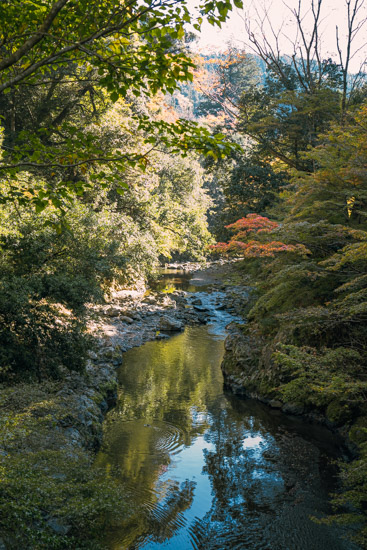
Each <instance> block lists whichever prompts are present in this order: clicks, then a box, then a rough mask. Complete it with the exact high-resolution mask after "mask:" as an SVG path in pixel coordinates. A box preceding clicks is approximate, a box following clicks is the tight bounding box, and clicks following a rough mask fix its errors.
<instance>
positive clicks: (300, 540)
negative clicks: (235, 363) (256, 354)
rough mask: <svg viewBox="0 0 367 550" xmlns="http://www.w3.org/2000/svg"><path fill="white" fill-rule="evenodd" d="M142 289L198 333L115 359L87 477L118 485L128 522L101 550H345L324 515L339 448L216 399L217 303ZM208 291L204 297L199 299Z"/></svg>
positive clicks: (195, 286)
mask: <svg viewBox="0 0 367 550" xmlns="http://www.w3.org/2000/svg"><path fill="white" fill-rule="evenodd" d="M154 288H155V289H156V290H160V291H166V292H171V291H172V290H175V289H183V290H186V291H188V292H190V293H192V294H190V295H189V296H190V298H189V300H191V301H192V300H194V299H195V300H197V299H200V300H201V301H202V305H203V307H205V308H206V309H207V310H208V315H209V322H208V324H207V325H201V326H193V327H186V328H185V330H184V331H183V332H182V333H178V334H175V335H174V336H172V337H170V338H169V339H164V340H159V341H152V342H148V343H145V344H144V345H143V346H141V347H139V348H134V349H131V350H129V351H127V352H126V353H125V354H124V363H123V365H122V367H120V369H119V372H118V377H119V395H118V402H117V405H116V407H115V408H114V409H113V410H111V411H110V412H109V414H108V415H107V419H106V422H105V432H104V440H103V445H102V447H101V449H100V451H99V453H98V455H97V459H96V466H97V467H100V468H103V469H105V471H106V474H107V475H109V476H112V477H113V478H114V479H115V480H116V481H117V482H118V483H120V484H121V485H122V486H123V488H124V491H125V493H126V495H127V498H128V502H129V504H130V510H131V514H130V515H129V516H128V517H127V518H126V520H125V521H124V522H123V523H122V524H121V525H118V526H116V528H115V529H114V530H113V531H111V532H110V533H109V536H108V540H106V541H105V545H106V547H107V548H110V549H111V550H117V549H119V550H120V549H121V550H122V549H131V550H137V549H140V548H142V549H150V550H153V549H172V550H173V549H175V550H186V549H192V548H194V549H197V550H199V549H205V550H206V549H217V550H227V549H251V550H325V549H328V550H357V546H355V545H354V544H352V543H351V542H348V541H347V540H346V539H345V538H344V532H343V531H342V530H341V528H339V527H335V526H332V527H329V526H326V525H323V524H322V525H320V524H318V523H316V522H315V521H312V519H311V516H315V517H319V518H320V517H323V516H325V514H327V513H328V512H330V504H329V499H328V495H329V494H330V493H331V492H333V491H335V490H336V478H335V475H336V471H335V465H334V463H333V462H334V461H335V459H338V458H340V457H341V448H342V446H341V442H340V441H339V440H338V439H337V438H336V436H334V435H333V434H332V433H331V432H330V431H328V430H327V429H326V428H323V427H321V426H314V425H310V424H307V423H306V422H303V421H301V420H300V419H297V418H296V417H291V416H286V415H284V414H282V413H281V412H279V411H277V410H273V409H269V408H268V407H266V406H265V405H262V404H261V403H258V402H255V401H252V400H243V399H240V398H238V397H236V396H234V395H233V394H231V393H227V392H225V391H224V390H223V377H222V373H221V370H220V364H221V360H222V357H223V353H224V338H225V335H226V332H225V326H226V325H227V324H228V323H229V322H230V321H232V320H234V319H235V318H234V317H233V316H232V315H231V314H230V313H229V312H227V311H225V310H222V309H219V310H218V309H217V307H218V304H220V302H221V300H223V299H224V293H223V292H220V291H217V290H214V291H210V289H209V288H208V281H205V279H200V275H199V276H195V277H194V278H192V276H191V275H189V274H184V273H180V272H172V273H171V272H169V271H166V272H165V273H163V274H162V277H161V279H160V280H158V281H157V282H156V283H155V285H154ZM207 290H209V292H206V291H207Z"/></svg>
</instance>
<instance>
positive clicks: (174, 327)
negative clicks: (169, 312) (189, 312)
mask: <svg viewBox="0 0 367 550" xmlns="http://www.w3.org/2000/svg"><path fill="white" fill-rule="evenodd" d="M159 328H160V330H164V331H168V332H175V331H180V330H182V323H181V321H178V320H177V319H172V318H171V317H167V316H166V315H163V316H162V317H161V318H160V321H159Z"/></svg>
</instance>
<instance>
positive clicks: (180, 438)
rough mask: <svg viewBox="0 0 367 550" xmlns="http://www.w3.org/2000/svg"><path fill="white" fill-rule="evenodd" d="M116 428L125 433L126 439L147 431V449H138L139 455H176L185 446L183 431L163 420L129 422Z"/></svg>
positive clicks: (119, 424)
mask: <svg viewBox="0 0 367 550" xmlns="http://www.w3.org/2000/svg"><path fill="white" fill-rule="evenodd" d="M116 428H117V429H118V430H119V431H120V433H121V432H124V433H125V435H126V437H129V435H130V434H134V433H136V432H139V431H143V430H144V431H146V435H147V438H148V440H149V447H148V448H147V449H137V450H136V452H137V453H139V454H149V455H161V454H168V453H169V454H170V455H174V454H177V453H179V452H180V451H181V449H182V447H183V446H184V434H183V431H182V430H181V429H180V428H179V427H177V426H174V425H173V424H170V423H169V422H165V421H163V420H149V421H147V420H144V419H142V420H141V419H139V420H128V421H124V422H121V423H118V425H117V426H116Z"/></svg>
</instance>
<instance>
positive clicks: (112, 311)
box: [104, 306, 121, 317]
mask: <svg viewBox="0 0 367 550" xmlns="http://www.w3.org/2000/svg"><path fill="white" fill-rule="evenodd" d="M120 313H121V310H120V308H118V307H114V306H111V307H109V308H108V309H106V311H105V312H104V314H105V315H107V317H118V316H119V315H120Z"/></svg>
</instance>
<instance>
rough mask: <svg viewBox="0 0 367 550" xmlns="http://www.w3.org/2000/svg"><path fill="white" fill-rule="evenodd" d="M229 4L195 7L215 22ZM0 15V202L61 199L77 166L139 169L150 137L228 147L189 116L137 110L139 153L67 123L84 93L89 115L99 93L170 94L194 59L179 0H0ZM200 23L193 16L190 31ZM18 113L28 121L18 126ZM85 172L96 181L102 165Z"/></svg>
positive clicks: (204, 147)
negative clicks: (0, 127) (0, 131)
mask: <svg viewBox="0 0 367 550" xmlns="http://www.w3.org/2000/svg"><path fill="white" fill-rule="evenodd" d="M237 3H238V5H239V1H238V2H237ZM24 4H25V5H24ZM20 7H22V9H19V8H20ZM230 9H232V5H231V3H230V0H227V1H226V2H219V3H216V2H204V3H203V4H202V6H201V12H202V14H203V15H205V16H206V17H207V18H208V20H209V21H210V22H211V23H212V24H218V25H220V23H221V21H224V20H225V18H226V16H227V14H228V12H229V10H230ZM0 17H1V20H2V21H3V22H4V25H3V28H2V35H1V40H2V58H1V60H0V93H2V94H3V96H2V97H1V96H0V101H1V102H2V103H3V106H4V107H5V106H6V108H7V112H8V113H9V114H8V116H7V117H6V121H5V136H4V147H3V155H2V159H1V161H0V172H1V174H2V175H3V177H4V178H8V179H10V180H11V181H12V182H13V185H12V186H11V187H10V188H9V191H8V195H7V196H6V197H5V199H6V200H9V199H10V200H18V201H23V202H26V201H27V200H28V201H29V200H30V201H31V202H34V203H35V204H36V206H37V207H38V208H39V209H40V208H42V204H43V203H44V202H45V201H44V200H43V199H47V200H51V201H53V203H54V205H55V206H57V207H58V203H60V201H61V199H62V198H64V199H65V198H66V197H67V196H68V195H70V194H71V195H73V194H75V192H79V191H80V190H81V189H83V188H84V187H83V185H84V179H83V177H78V176H80V171H82V172H86V171H88V170H89V169H90V168H95V167H98V166H108V165H110V164H111V163H112V164H116V165H117V166H118V167H119V168H120V169H123V168H124V167H126V166H129V165H130V166H132V165H135V166H138V165H139V166H140V167H141V168H144V166H145V164H146V157H147V155H148V154H149V151H150V150H152V149H154V148H155V147H156V146H157V145H159V146H162V144H163V145H164V146H166V147H170V148H171V149H173V150H175V151H179V152H183V153H184V154H186V152H187V151H188V150H189V149H190V148H198V149H199V150H200V151H202V152H208V153H210V154H212V155H214V156H220V155H222V154H223V153H225V152H226V151H227V150H228V147H227V146H226V144H225V141H224V139H223V137H218V138H215V137H212V136H210V134H209V133H208V132H207V131H206V132H205V131H202V130H201V129H200V128H199V127H198V125H197V124H195V123H190V122H189V121H185V120H181V121H180V120H178V121H176V122H175V123H165V122H164V121H156V120H152V119H151V118H150V117H141V118H139V116H138V113H135V114H134V116H135V118H136V119H137V120H139V123H140V125H141V127H143V128H145V129H146V130H147V131H149V134H150V136H149V138H148V137H147V145H146V148H145V150H143V151H141V152H140V153H139V154H133V153H131V152H130V154H126V152H124V151H123V150H122V151H121V150H120V151H116V150H111V149H109V150H106V149H104V150H103V149H100V148H98V147H96V146H94V144H93V136H92V135H91V134H90V133H89V134H87V133H86V132H83V127H80V126H78V124H75V123H72V122H71V121H70V116H71V115H72V114H75V110H76V109H77V108H78V107H79V108H80V106H81V105H83V104H84V105H85V103H86V101H88V102H89V108H90V111H91V113H92V114H93V115H94V117H95V118H96V119H98V116H99V115H100V109H102V111H103V109H104V104H106V101H107V99H109V100H110V101H117V99H118V98H119V97H126V96H127V95H128V94H129V95H130V96H131V95H133V96H134V95H135V96H137V97H139V96H141V95H145V96H151V95H154V94H156V93H157V92H158V91H159V90H161V91H162V92H169V93H172V92H173V91H174V90H175V89H176V88H177V87H178V86H179V83H180V82H185V81H189V80H190V79H191V78H192V73H191V71H192V68H193V66H194V64H193V62H192V60H191V59H190V57H189V55H188V53H187V51H186V50H185V48H184V47H183V45H182V39H183V38H184V34H185V30H184V26H185V24H187V23H189V22H192V21H193V18H192V17H191V15H190V14H189V11H188V8H187V6H186V4H185V2H184V1H182V0H172V1H171V0H162V1H161V0H153V1H150V0H147V2H143V3H140V2H136V1H135V0H134V1H131V2H126V3H121V2H120V0H113V1H112V2H105V1H102V0H94V1H92V2H90V1H86V0H83V1H81V2H78V3H75V2H72V1H71V0H59V1H56V2H55V1H51V0H47V1H46V2H30V1H29V2H26V3H24V2H22V3H20V2H19V1H18V2H10V1H6V2H3V3H2V4H1V7H0ZM201 21H202V18H199V19H198V21H197V22H196V23H195V26H196V28H197V29H198V30H200V25H201ZM19 29H21V31H22V32H21V33H19ZM30 91H31V94H30V95H33V99H34V98H36V97H37V102H36V103H37V105H36V108H35V109H34V105H33V108H32V105H31V102H30V101H29V100H28V101H26V102H25V104H23V99H24V97H27V95H28V94H29V92H30ZM66 93H68V94H73V95H74V97H73V98H72V99H70V97H67V96H66ZM4 94H8V98H5V99H4ZM22 111H23V112H22ZM24 111H25V113H24ZM24 114H25V115H26V117H27V118H28V117H29V119H31V123H28V124H24ZM68 118H69V120H68ZM19 121H20V122H19ZM25 170H27V171H28V172H31V173H32V174H34V175H35V176H38V175H40V174H42V175H43V176H46V178H47V186H46V187H44V188H43V190H42V195H41V196H39V193H37V191H36V189H35V188H34V187H32V186H31V185H30V184H29V182H28V184H26V183H25V178H24V177H22V176H21V177H19V174H22V173H24V171H25ZM94 171H95V174H98V175H99V176H100V178H101V179H100V181H103V174H104V171H103V170H102V169H100V170H94ZM19 179H20V180H21V179H23V184H22V183H20V182H19ZM29 194H31V195H32V196H31V197H30V196H29Z"/></svg>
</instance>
